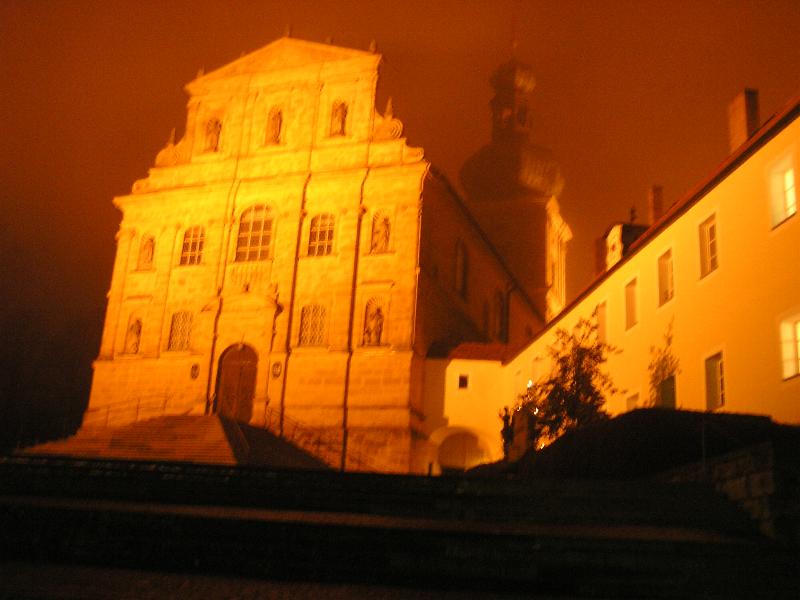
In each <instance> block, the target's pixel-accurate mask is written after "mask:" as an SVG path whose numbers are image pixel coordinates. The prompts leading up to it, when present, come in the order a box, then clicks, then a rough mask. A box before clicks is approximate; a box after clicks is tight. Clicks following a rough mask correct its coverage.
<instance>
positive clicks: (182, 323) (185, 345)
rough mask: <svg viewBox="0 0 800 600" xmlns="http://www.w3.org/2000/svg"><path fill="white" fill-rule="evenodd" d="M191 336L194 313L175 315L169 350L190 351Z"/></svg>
mask: <svg viewBox="0 0 800 600" xmlns="http://www.w3.org/2000/svg"><path fill="white" fill-rule="evenodd" d="M191 335H192V313H190V312H189V311H185V310H183V311H180V312H176V313H173V315H172V322H171V323H170V327H169V341H168V342H167V350H188V349H189V338H190V337H191Z"/></svg>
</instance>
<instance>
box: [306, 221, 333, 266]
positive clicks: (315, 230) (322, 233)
mask: <svg viewBox="0 0 800 600" xmlns="http://www.w3.org/2000/svg"><path fill="white" fill-rule="evenodd" d="M334 223H335V220H334V218H333V215H327V214H326V215H317V216H316V217H314V218H313V219H311V228H310V229H309V234H308V255H309V256H326V255H328V254H330V253H331V251H332V250H333V227H334Z"/></svg>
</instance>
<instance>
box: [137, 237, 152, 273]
mask: <svg viewBox="0 0 800 600" xmlns="http://www.w3.org/2000/svg"><path fill="white" fill-rule="evenodd" d="M155 249H156V241H155V239H154V238H153V236H152V235H145V236H142V241H141V242H140V243H139V259H138V260H137V261H136V268H137V269H139V270H140V271H146V270H147V269H152V268H153V254H154V253H155Z"/></svg>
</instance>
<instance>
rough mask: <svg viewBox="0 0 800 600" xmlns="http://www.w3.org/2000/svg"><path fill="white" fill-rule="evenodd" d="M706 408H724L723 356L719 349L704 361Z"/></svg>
mask: <svg viewBox="0 0 800 600" xmlns="http://www.w3.org/2000/svg"><path fill="white" fill-rule="evenodd" d="M704 367H705V368H704V372H705V383H706V410H709V411H711V410H718V409H720V408H725V356H724V354H723V352H722V350H720V351H719V352H716V353H714V354H712V355H710V356H708V357H706V359H705V361H704Z"/></svg>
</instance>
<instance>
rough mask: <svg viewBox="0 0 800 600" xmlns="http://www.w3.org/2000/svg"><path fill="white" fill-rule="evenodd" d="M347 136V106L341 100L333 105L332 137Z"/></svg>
mask: <svg viewBox="0 0 800 600" xmlns="http://www.w3.org/2000/svg"><path fill="white" fill-rule="evenodd" d="M346 134H347V104H346V103H345V102H342V101H341V100H337V101H336V102H334V103H333V107H332V108H331V129H330V136H331V137H334V136H337V135H346Z"/></svg>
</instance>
